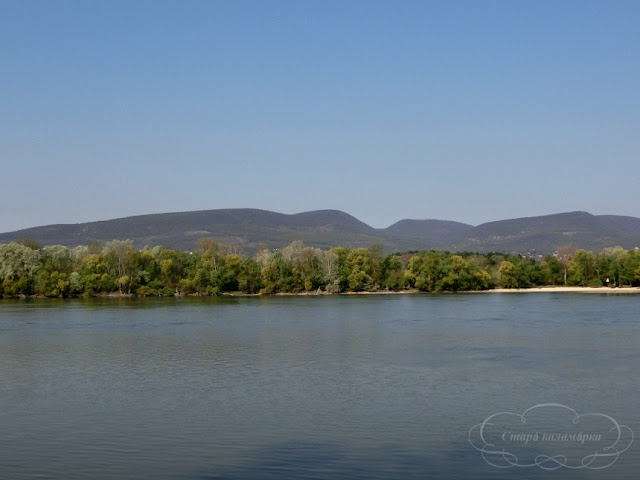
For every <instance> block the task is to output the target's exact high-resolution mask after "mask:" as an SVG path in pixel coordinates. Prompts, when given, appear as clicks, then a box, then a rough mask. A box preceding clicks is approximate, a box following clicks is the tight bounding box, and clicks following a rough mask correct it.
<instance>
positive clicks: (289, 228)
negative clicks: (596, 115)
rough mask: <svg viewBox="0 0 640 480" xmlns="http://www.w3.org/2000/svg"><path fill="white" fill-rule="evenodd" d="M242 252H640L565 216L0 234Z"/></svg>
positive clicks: (193, 216)
mask: <svg viewBox="0 0 640 480" xmlns="http://www.w3.org/2000/svg"><path fill="white" fill-rule="evenodd" d="M205 237H208V238H214V239H215V240H217V241H219V242H222V243H226V244H232V245H238V246H240V247H241V248H242V249H243V250H244V251H245V252H246V253H252V252H255V251H256V250H258V249H259V248H263V247H264V248H281V247H283V246H285V245H287V244H289V243H290V242H292V241H294V240H301V241H303V242H304V243H305V244H306V245H311V246H317V247H321V248H331V247H335V246H345V247H367V246H369V245H372V244H375V243H379V244H382V245H384V247H385V250H387V251H415V250H430V249H433V250H449V251H472V252H513V253H516V252H517V253H522V254H527V253H529V254H531V253H538V254H540V253H551V252H554V251H555V250H556V249H557V247H558V246H560V245H564V244H567V243H572V244H574V245H575V246H576V247H577V248H584V249H587V250H593V251H599V250H601V249H603V248H606V247H613V246H621V247H623V248H625V249H631V248H636V247H640V218H636V217H628V216H618V215H592V214H590V213H587V212H569V213H559V214H554V215H544V216H538V217H525V218H516V219H509V220H500V221H496V222H489V223H484V224H482V225H478V226H472V225H468V224H465V223H460V222H453V221H447V220H408V219H407V220H400V221H399V222H397V223H394V224H393V225H391V226H389V227H387V228H384V229H376V228H373V227H371V226H369V225H367V224H366V223H364V222H361V221H360V220H358V219H357V218H355V217H353V216H351V215H349V214H347V213H344V212H341V211H338V210H316V211H311V212H303V213H297V214H283V213H277V212H271V211H267V210H259V209H220V210H203V211H194V212H178V213H160V214H152V215H139V216H133V217H126V218H118V219H114V220H105V221H98V222H88V223H78V224H61V225H47V226H41V227H34V228H28V229H24V230H18V231H15V232H8V233H0V243H7V242H11V241H19V240H23V239H26V238H29V239H34V240H36V241H38V242H39V243H40V244H41V245H55V244H60V245H66V246H68V247H74V246H77V245H86V244H88V243H91V242H100V243H104V242H107V241H109V240H114V239H130V240H133V241H134V243H135V244H136V245H138V246H140V247H142V246H145V245H147V246H155V245H164V246H167V247H171V248H175V249H180V250H190V249H193V248H194V247H195V245H196V244H197V241H198V239H200V238H205Z"/></svg>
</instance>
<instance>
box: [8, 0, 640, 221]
mask: <svg viewBox="0 0 640 480" xmlns="http://www.w3.org/2000/svg"><path fill="white" fill-rule="evenodd" d="M639 25H640V2H637V1H606V2H605V1H597V2H591V1H586V0H580V1H560V2H559V1H555V0H554V1H540V0H535V1H518V2H512V1H506V0H504V1H471V0H467V1H426V0H422V1H406V0H405V1H402V0H400V1H374V0H368V1H356V0H350V1H343V0H340V1H331V0H317V1H305V0H295V1H284V0H283V1H270V0H263V1H243V0H229V1H213V0H211V1H189V0H185V1H161V0H153V1H143V0H137V1H135V2H131V1H129V0H127V1H117V0H108V1H105V0H96V1H91V2H87V1H84V0H83V1H62V0H60V1H43V0H30V1H24V0H14V1H7V0H0V45H2V47H1V48H0V185H1V187H0V232H6V231H13V230H17V229H21V228H27V227H32V226H38V225H48V224H56V223H77V222H86V221H95V220H105V219H110V218H119V217H126V216H130V215H140V214H147V213H162V212H174V211H190V210H208V209H216V208H262V209H266V210H274V211H278V212H283V213H297V212H302V211H308V210H320V209H338V210H342V211H345V212H347V213H350V214H352V215H354V216H356V217H357V218H359V219H360V220H362V221H364V222H366V223H368V224H370V225H371V226H374V227H386V226H388V225H390V224H392V223H394V222H395V221H397V220H400V219H402V218H418V219H424V218H436V219H446V220H457V221H462V222H466V223H470V224H473V225H477V224H480V223H483V222H487V221H493V220H500V219H506V218H516V217H525V216H534V215H545V214H551V213H559V212H566V211H575V210H584V211H588V212H590V213H593V214H616V215H632V216H636V217H640V201H639V199H638V186H639V185H640V155H639V154H640V28H638V26H639Z"/></svg>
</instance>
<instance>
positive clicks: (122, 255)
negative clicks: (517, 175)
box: [0, 239, 640, 298]
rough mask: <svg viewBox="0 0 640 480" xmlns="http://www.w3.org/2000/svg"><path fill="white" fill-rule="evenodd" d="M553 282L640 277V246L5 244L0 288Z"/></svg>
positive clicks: (163, 291)
mask: <svg viewBox="0 0 640 480" xmlns="http://www.w3.org/2000/svg"><path fill="white" fill-rule="evenodd" d="M552 285H576V286H612V287H616V286H640V251H639V250H624V249H622V248H620V247H615V248H608V249H605V250H602V251H601V252H597V253H594V252H590V251H586V250H581V249H575V248H573V247H572V246H563V247H561V248H559V249H558V252H556V253H555V254H554V255H551V254H549V255H545V256H543V257H540V258H538V257H536V258H529V257H524V256H520V255H507V254H501V253H489V254H477V253H468V252H462V253H452V252H446V251H423V252H407V253H391V254H384V252H383V249H382V246H380V245H372V246H370V247H368V248H344V247H336V248H332V249H330V250H321V249H319V248H315V247H309V246H305V245H304V244H302V242H293V243H291V244H290V245H288V246H287V247H285V248H282V249H279V250H266V249H263V250H260V251H259V252H258V253H257V254H256V255H255V256H253V257H251V256H246V255H243V254H242V253H240V251H239V250H238V249H236V248H233V247H230V246H226V245H223V244H220V243H217V242H216V241H214V240H212V239H201V240H200V241H199V242H198V247H197V248H196V249H195V250H194V251H192V252H186V251H176V250H172V249H169V248H165V247H160V246H157V247H153V248H143V249H139V248H136V247H135V246H134V244H133V242H132V241H130V240H113V241H110V242H107V243H105V244H104V245H99V244H91V245H87V246H79V247H76V248H67V247H64V246H61V245H52V246H45V247H40V246H39V245H37V244H36V243H35V242H33V241H23V242H12V243H8V244H0V296H2V297H5V298H6V297H17V296H30V295H37V296H45V297H74V296H87V297H90V296H96V295H104V294H123V295H124V294H135V295H139V296H158V295H176V294H179V295H182V294H197V295H218V294H222V293H225V292H243V293H247V294H276V293H301V292H311V293H313V292H315V293H320V292H325V293H344V292H375V291H400V290H405V289H417V290H420V291H424V292H441V291H451V292H456V291H470V290H487V289H491V288H496V287H503V288H526V287H537V286H552Z"/></svg>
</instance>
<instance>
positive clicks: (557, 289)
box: [0, 286, 640, 300]
mask: <svg viewBox="0 0 640 480" xmlns="http://www.w3.org/2000/svg"><path fill="white" fill-rule="evenodd" d="M420 293H421V294H429V293H438V294H449V295H451V294H465V293H472V294H489V293H587V294H588V293H597V294H601V295H602V294H611V295H617V294H640V287H617V288H612V287H561V286H549V287H531V288H493V289H488V290H460V291H458V292H451V291H443V292H423V291H420V290H418V289H405V290H398V291H391V290H378V291H363V292H340V293H331V292H326V291H313V292H281V293H275V294H260V293H244V292H224V293H220V294H218V295H217V296H219V297H270V296H276V297H316V296H332V295H414V294H420ZM159 296H164V297H170V296H171V295H136V294H134V293H105V294H97V295H94V296H92V297H90V298H134V297H135V298H158V297H159ZM172 296H176V297H200V296H207V295H199V294H197V293H188V294H176V295H172ZM214 296H216V295H214ZM44 298H60V297H45V296H43V295H20V296H15V297H6V296H5V297H4V298H3V297H0V300H3V299H4V300H11V299H14V300H16V299H44ZM65 298H83V297H81V296H77V297H73V296H72V297H65Z"/></svg>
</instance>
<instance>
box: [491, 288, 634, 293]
mask: <svg viewBox="0 0 640 480" xmlns="http://www.w3.org/2000/svg"><path fill="white" fill-rule="evenodd" d="M485 291H486V292H487V293H528V292H534V293H535V292H546V293H556V292H575V293H640V287H618V288H611V287H534V288H494V289H493V290H485Z"/></svg>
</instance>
